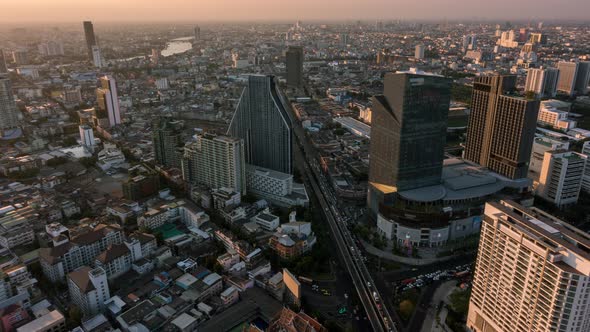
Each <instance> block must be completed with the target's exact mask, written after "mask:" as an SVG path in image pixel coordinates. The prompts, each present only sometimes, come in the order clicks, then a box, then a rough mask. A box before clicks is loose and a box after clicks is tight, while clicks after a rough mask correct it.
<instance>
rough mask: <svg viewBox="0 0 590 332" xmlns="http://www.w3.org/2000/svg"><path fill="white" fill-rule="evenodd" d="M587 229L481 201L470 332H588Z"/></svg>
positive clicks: (530, 211) (516, 207)
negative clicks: (484, 204) (480, 224)
mask: <svg viewBox="0 0 590 332" xmlns="http://www.w3.org/2000/svg"><path fill="white" fill-rule="evenodd" d="M589 252H590V240H589V237H588V234H587V233H586V232H584V231H581V230H579V229H577V228H575V227H573V226H571V225H569V224H568V223H566V222H564V221H562V220H559V219H557V218H555V217H553V216H551V215H549V214H548V213H545V212H543V211H541V210H539V209H536V208H532V209H527V208H524V207H522V206H520V205H518V204H516V203H514V202H510V201H508V202H506V201H502V202H490V203H487V204H486V206H485V215H484V218H483V222H482V226H481V237H480V240H479V249H478V253H477V260H476V263H475V272H474V277H473V289H472V291H471V298H470V299H469V312H468V315H467V327H468V328H469V329H470V330H471V331H475V332H488V331H498V332H500V331H502V332H517V331H543V332H545V331H547V332H548V331H568V332H570V331H571V332H573V331H579V332H584V331H590V306H589V305H588V303H587V297H588V293H590V280H589V279H590V278H589V276H590V254H589Z"/></svg>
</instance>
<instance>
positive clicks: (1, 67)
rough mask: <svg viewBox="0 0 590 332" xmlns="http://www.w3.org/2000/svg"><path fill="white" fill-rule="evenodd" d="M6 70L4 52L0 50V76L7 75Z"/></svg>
mask: <svg viewBox="0 0 590 332" xmlns="http://www.w3.org/2000/svg"><path fill="white" fill-rule="evenodd" d="M7 72H8V70H7V69H6V59H5V58H4V51H3V50H2V49H0V74H4V73H7Z"/></svg>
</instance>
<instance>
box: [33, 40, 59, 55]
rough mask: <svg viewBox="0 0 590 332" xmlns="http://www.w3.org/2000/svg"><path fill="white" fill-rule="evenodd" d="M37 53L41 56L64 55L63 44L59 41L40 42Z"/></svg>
mask: <svg viewBox="0 0 590 332" xmlns="http://www.w3.org/2000/svg"><path fill="white" fill-rule="evenodd" d="M38 49H39V53H40V54H41V55H43V56H50V57H52V56H58V55H64V44H63V43H62V42H61V41H57V40H49V41H46V42H42V43H40V44H39V46H38Z"/></svg>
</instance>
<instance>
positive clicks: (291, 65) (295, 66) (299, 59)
mask: <svg viewBox="0 0 590 332" xmlns="http://www.w3.org/2000/svg"><path fill="white" fill-rule="evenodd" d="M286 60H287V64H286V67H287V85H288V86H290V87H295V88H298V87H301V86H302V85H303V47H301V46H290V47H289V49H288V50H287V54H286Z"/></svg>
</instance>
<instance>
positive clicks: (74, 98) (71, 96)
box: [62, 85, 82, 106]
mask: <svg viewBox="0 0 590 332" xmlns="http://www.w3.org/2000/svg"><path fill="white" fill-rule="evenodd" d="M62 98H63V101H64V103H65V104H66V106H67V105H79V104H80V103H81V102H82V88H81V87H80V86H79V85H76V86H71V85H69V86H64V91H63V95H62Z"/></svg>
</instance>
